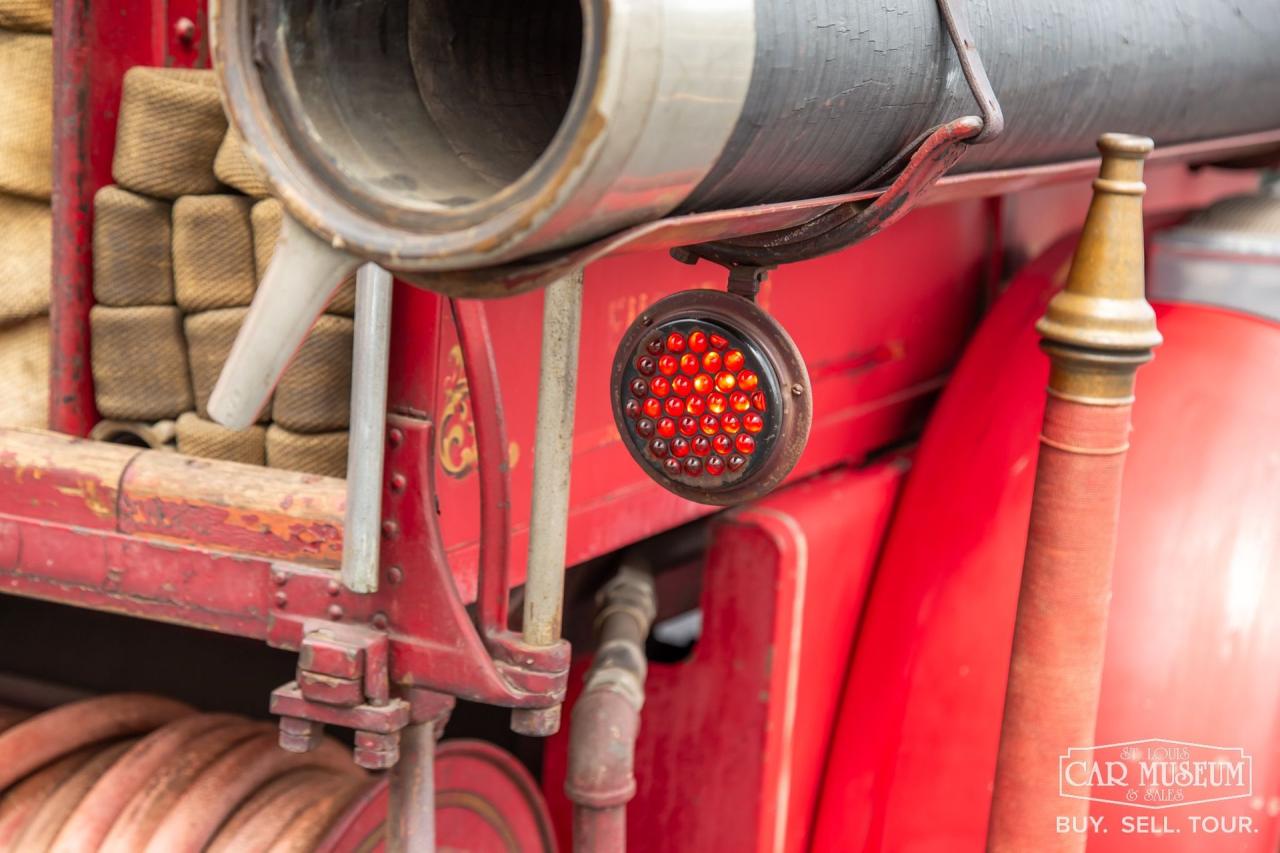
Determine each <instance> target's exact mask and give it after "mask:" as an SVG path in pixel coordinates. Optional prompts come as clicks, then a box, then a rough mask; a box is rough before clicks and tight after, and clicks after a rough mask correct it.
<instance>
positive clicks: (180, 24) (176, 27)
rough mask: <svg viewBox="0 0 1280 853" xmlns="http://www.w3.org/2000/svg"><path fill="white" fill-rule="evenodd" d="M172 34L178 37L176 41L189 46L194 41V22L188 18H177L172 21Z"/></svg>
mask: <svg viewBox="0 0 1280 853" xmlns="http://www.w3.org/2000/svg"><path fill="white" fill-rule="evenodd" d="M173 33H174V35H176V36H177V37H178V41H180V42H182V43H183V44H185V45H190V44H191V43H192V42H194V41H195V40H196V22H195V21H193V20H191V19H190V18H179V19H178V20H177V21H174V24H173Z"/></svg>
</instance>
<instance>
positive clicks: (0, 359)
mask: <svg viewBox="0 0 1280 853" xmlns="http://www.w3.org/2000/svg"><path fill="white" fill-rule="evenodd" d="M0 376H3V377H4V393H3V394H0V426H8V427H37V428H40V429H43V428H44V427H45V426H46V424H47V423H48V418H49V318H48V317H35V318H33V319H31V320H25V321H23V322H20V323H13V324H10V325H6V326H2V327H0Z"/></svg>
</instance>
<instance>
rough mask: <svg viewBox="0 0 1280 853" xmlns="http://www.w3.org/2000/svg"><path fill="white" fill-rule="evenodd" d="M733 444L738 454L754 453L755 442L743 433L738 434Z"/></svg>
mask: <svg viewBox="0 0 1280 853" xmlns="http://www.w3.org/2000/svg"><path fill="white" fill-rule="evenodd" d="M734 444H736V445H737V447H738V452H739V453H755V451H756V440H755V439H754V438H752V437H751V436H749V435H747V434H746V433H745V432H743V433H739V434H738V438H737V440H736V441H735V442H734Z"/></svg>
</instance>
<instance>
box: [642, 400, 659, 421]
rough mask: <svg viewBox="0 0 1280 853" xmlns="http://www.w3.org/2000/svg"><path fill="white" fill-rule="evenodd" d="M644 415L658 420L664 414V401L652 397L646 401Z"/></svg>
mask: <svg viewBox="0 0 1280 853" xmlns="http://www.w3.org/2000/svg"><path fill="white" fill-rule="evenodd" d="M644 413H645V415H647V416H648V417H651V418H656V417H658V416H659V415H661V414H662V401H661V400H658V399H655V398H653V397H650V398H649V399H648V400H645V401H644Z"/></svg>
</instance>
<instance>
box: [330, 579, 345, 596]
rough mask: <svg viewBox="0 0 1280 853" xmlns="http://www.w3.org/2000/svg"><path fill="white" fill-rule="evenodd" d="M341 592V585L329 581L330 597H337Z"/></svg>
mask: <svg viewBox="0 0 1280 853" xmlns="http://www.w3.org/2000/svg"><path fill="white" fill-rule="evenodd" d="M341 591H342V584H340V583H338V582H337V581H329V594H330V595H337V594H338V593H339V592H341Z"/></svg>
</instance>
